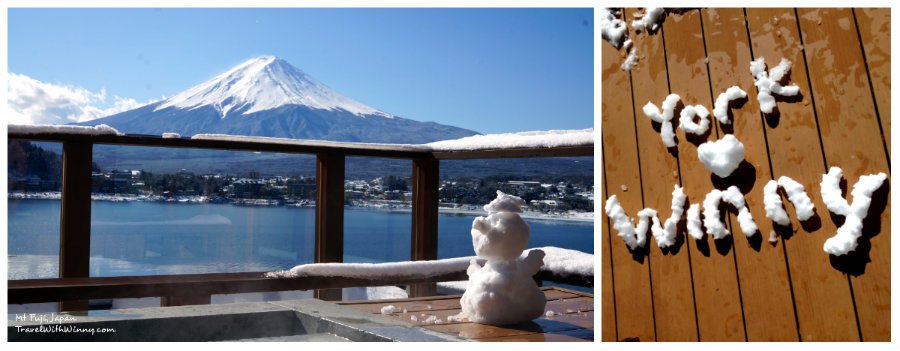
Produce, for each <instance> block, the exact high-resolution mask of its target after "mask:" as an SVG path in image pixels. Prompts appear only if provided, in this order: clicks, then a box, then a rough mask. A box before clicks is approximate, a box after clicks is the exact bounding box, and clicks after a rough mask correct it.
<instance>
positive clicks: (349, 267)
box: [266, 257, 472, 279]
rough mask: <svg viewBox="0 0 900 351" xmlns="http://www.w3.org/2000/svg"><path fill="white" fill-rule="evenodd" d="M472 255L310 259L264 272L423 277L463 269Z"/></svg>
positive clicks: (290, 275) (283, 275) (275, 274)
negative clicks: (333, 260) (350, 260)
mask: <svg viewBox="0 0 900 351" xmlns="http://www.w3.org/2000/svg"><path fill="white" fill-rule="evenodd" d="M471 259H472V258H471V257H457V258H447V259H443V260H434V261H407V262H386V263H311V264H303V265H299V266H296V267H294V268H291V269H290V270H287V271H278V272H270V273H266V276H267V277H272V278H275V277H280V278H296V277H310V276H323V277H346V278H370V279H375V278H384V277H394V276H399V277H406V278H424V277H432V276H436V275H441V274H446V273H453V272H459V271H463V270H465V269H466V267H468V265H469V261H470V260H471Z"/></svg>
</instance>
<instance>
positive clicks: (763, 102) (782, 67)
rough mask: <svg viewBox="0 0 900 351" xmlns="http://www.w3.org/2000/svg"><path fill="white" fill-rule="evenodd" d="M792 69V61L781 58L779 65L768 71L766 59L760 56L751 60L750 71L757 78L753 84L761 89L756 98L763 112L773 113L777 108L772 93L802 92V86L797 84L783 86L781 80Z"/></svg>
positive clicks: (783, 94)
mask: <svg viewBox="0 0 900 351" xmlns="http://www.w3.org/2000/svg"><path fill="white" fill-rule="evenodd" d="M790 70H791V61H788V60H787V59H785V58H782V59H781V62H780V63H778V66H775V68H772V69H771V70H769V72H766V59H765V58H763V57H760V58H758V59H756V60H754V61H753V62H750V73H751V74H753V77H754V79H755V80H756V81H755V82H754V83H753V84H754V85H756V89H757V90H758V91H759V94H757V96H756V99H757V100H758V101H759V109H760V110H761V111H762V112H763V113H767V114H768V113H772V111H774V110H775V98H774V97H772V94H777V95H781V96H795V95H797V94H799V93H800V87H798V86H796V85H789V86H782V85H781V80H782V79H784V77H785V76H786V74H787V72H789V71H790Z"/></svg>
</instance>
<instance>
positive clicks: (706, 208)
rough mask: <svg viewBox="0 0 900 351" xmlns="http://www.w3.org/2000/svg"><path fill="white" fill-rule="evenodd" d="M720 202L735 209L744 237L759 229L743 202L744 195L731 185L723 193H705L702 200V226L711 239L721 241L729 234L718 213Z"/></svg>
mask: <svg viewBox="0 0 900 351" xmlns="http://www.w3.org/2000/svg"><path fill="white" fill-rule="evenodd" d="M720 201H721V202H725V203H727V204H730V205H731V206H734V208H735V209H737V211H738V216H737V219H738V223H739V224H740V226H741V231H742V232H743V233H744V235H746V236H748V237H750V236H753V235H754V234H756V232H757V231H758V229H759V228H758V227H757V226H756V222H754V221H753V215H752V214H750V209H748V208H747V203H746V201H744V195H743V194H741V191H740V189H738V187H736V186H734V185H732V186H730V187H728V188H727V189H725V191H721V190H718V189H713V190H712V191H710V192H709V193H707V194H706V198H705V199H703V225H704V226H706V231H707V232H708V233H709V235H712V237H713V239H716V240H718V239H722V238H724V237H725V236H727V235H728V234H729V233H728V230H726V229H725V224H724V223H722V219H721V214H720V212H719V202H720ZM692 236H693V237H694V239H698V237H696V236H694V235H693V234H692Z"/></svg>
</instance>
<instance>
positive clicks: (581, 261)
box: [266, 246, 594, 279]
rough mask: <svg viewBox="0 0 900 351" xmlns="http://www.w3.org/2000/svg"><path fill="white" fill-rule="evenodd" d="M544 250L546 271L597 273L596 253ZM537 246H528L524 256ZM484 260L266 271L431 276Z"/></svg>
mask: <svg viewBox="0 0 900 351" xmlns="http://www.w3.org/2000/svg"><path fill="white" fill-rule="evenodd" d="M535 249H539V250H543V251H544V253H545V254H546V255H545V256H544V265H543V267H541V269H542V270H544V271H549V272H552V273H553V274H555V275H559V276H566V275H579V276H593V275H594V255H592V254H589V253H584V252H581V251H576V250H569V249H563V248H558V247H553V246H547V247H539V248H535ZM535 249H529V250H525V251H524V252H523V253H522V256H523V257H525V256H527V255H528V252H529V251H531V250H535ZM473 259H474V260H479V263H480V264H484V262H481V261H483V260H481V259H478V258H476V257H475V256H467V257H456V258H445V259H441V260H433V261H404V262H385V263H310V264H302V265H299V266H296V267H294V268H291V269H289V270H286V271H276V272H269V273H266V276H267V277H270V278H297V277H310V276H324V277H342V278H370V279H375V278H385V277H405V278H427V277H433V276H438V275H442V274H449V273H454V272H460V271H465V270H466V268H468V267H469V262H471V260H473Z"/></svg>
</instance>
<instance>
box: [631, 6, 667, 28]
mask: <svg viewBox="0 0 900 351" xmlns="http://www.w3.org/2000/svg"><path fill="white" fill-rule="evenodd" d="M665 13H666V9H665V8H662V7H648V8H647V11H646V13H644V16H643V17H641V18H640V19H636V20H634V21H631V26H632V27H633V28H634V30H636V31H642V30H645V29H647V30H648V31H649V32H651V33H652V32H654V31H656V29H658V28H659V22H660V20H661V19H662V17H663V14H665Z"/></svg>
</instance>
